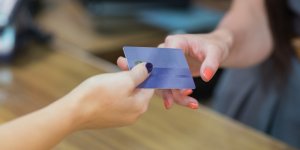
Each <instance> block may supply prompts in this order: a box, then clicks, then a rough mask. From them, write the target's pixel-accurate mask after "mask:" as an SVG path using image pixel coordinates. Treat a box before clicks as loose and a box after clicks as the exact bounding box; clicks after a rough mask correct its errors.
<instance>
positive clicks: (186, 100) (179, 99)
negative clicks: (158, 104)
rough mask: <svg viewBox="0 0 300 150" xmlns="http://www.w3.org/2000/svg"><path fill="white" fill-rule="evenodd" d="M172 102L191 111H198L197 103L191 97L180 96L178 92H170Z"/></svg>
mask: <svg viewBox="0 0 300 150" xmlns="http://www.w3.org/2000/svg"><path fill="white" fill-rule="evenodd" d="M172 94H173V98H174V101H175V102H176V103H177V104H179V105H182V106H186V107H189V108H191V109H198V108H199V104H198V101H197V100H196V99H194V98H192V97H189V96H185V95H182V94H181V93H180V91H179V90H172Z"/></svg>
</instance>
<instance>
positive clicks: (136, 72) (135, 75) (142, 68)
mask: <svg viewBox="0 0 300 150" xmlns="http://www.w3.org/2000/svg"><path fill="white" fill-rule="evenodd" d="M152 69H153V64H152V63H140V64H138V65H136V66H135V67H134V68H132V69H131V70H130V71H129V76H130V77H131V79H132V81H133V82H134V86H135V87H136V86H138V85H139V84H141V83H142V82H143V81H145V80H146V79H147V78H148V77H149V74H150V73H151V71H152Z"/></svg>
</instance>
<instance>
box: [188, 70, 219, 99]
mask: <svg viewBox="0 0 300 150" xmlns="http://www.w3.org/2000/svg"><path fill="white" fill-rule="evenodd" d="M222 71H223V70H222V69H219V70H218V71H217V73H216V74H215V76H214V77H213V78H212V80H211V81H209V82H204V81H203V80H202V79H201V78H200V77H197V78H194V81H195V84H196V89H194V90H193V94H192V95H191V96H192V97H194V98H195V99H197V100H198V101H199V102H200V103H206V102H207V101H209V100H210V98H211V97H212V95H213V92H214V90H215V87H216V84H217V83H218V81H219V79H220V76H221V75H222Z"/></svg>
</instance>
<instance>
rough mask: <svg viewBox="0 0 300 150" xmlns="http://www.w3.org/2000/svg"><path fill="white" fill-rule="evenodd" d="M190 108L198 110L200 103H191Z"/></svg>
mask: <svg viewBox="0 0 300 150" xmlns="http://www.w3.org/2000/svg"><path fill="white" fill-rule="evenodd" d="M188 107H189V108H191V109H198V108H199V105H198V103H193V102H192V103H189V105H188Z"/></svg>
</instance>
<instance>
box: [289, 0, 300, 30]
mask: <svg viewBox="0 0 300 150" xmlns="http://www.w3.org/2000/svg"><path fill="white" fill-rule="evenodd" d="M288 4H289V6H290V8H291V10H292V11H293V12H294V13H295V14H296V18H295V20H294V22H295V23H294V26H295V31H296V32H297V33H298V35H300V0H289V1H288Z"/></svg>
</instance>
